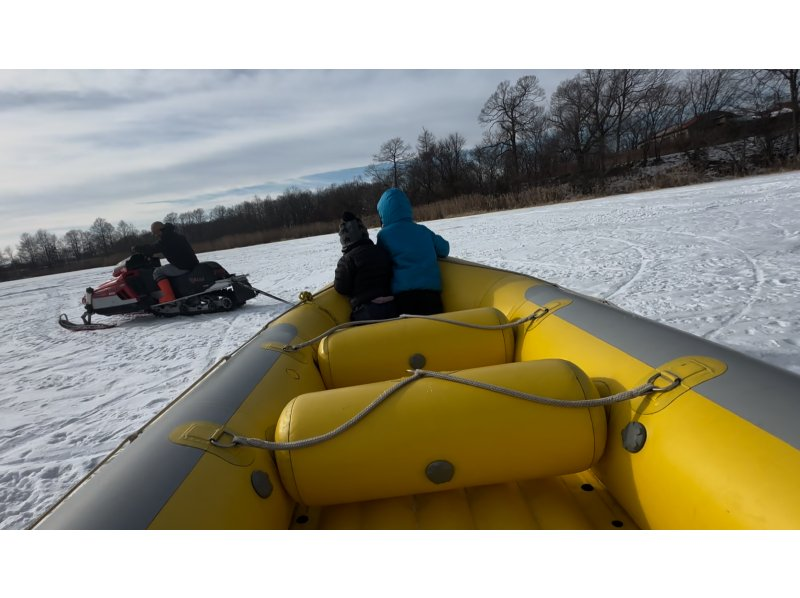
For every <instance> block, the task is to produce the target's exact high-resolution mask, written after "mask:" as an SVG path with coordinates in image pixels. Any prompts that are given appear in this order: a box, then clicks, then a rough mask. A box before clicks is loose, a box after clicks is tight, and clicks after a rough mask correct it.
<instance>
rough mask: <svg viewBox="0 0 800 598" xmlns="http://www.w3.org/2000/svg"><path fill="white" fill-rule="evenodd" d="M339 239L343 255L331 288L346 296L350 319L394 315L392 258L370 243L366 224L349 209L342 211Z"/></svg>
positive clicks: (383, 317)
mask: <svg viewBox="0 0 800 598" xmlns="http://www.w3.org/2000/svg"><path fill="white" fill-rule="evenodd" d="M339 241H340V242H341V244H342V252H343V254H344V255H342V257H341V258H339V263H338V264H337V265H336V274H335V276H334V279H333V288H334V289H336V290H337V291H338V292H339V293H341V294H342V295H346V296H347V297H349V298H350V307H351V310H352V311H351V312H350V319H351V320H354V321H355V320H385V319H387V318H394V317H395V316H396V315H397V310H396V308H395V304H394V298H393V297H392V258H391V257H389V254H388V253H386V251H385V250H384V249H382V248H381V247H378V246H377V245H375V243H373V242H372V240H371V239H370V238H369V232H367V229H366V227H365V226H364V224H363V223H362V222H361V220H360V219H359V218H357V217H356V216H355V215H354V214H353V213H352V212H345V213H344V214H342V221H341V223H340V224H339Z"/></svg>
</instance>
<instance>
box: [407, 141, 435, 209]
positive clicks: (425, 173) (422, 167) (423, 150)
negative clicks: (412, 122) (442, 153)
mask: <svg viewBox="0 0 800 598" xmlns="http://www.w3.org/2000/svg"><path fill="white" fill-rule="evenodd" d="M416 149H417V155H416V157H415V158H414V159H413V160H412V161H411V164H410V168H409V175H410V176H411V178H412V179H413V182H414V183H416V185H417V186H419V191H420V195H421V196H422V197H420V199H422V200H423V201H430V200H431V199H433V198H434V197H435V196H436V186H437V183H438V180H437V171H436V163H435V159H436V137H435V136H434V135H433V133H431V132H430V131H428V130H427V129H425V128H424V127H423V129H422V133H420V134H419V137H417V148H416Z"/></svg>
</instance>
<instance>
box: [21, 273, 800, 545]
mask: <svg viewBox="0 0 800 598" xmlns="http://www.w3.org/2000/svg"><path fill="white" fill-rule="evenodd" d="M440 267H441V272H442V277H443V281H444V291H443V301H444V305H445V308H446V310H447V311H446V312H445V313H443V314H439V315H436V316H425V317H401V318H398V319H394V320H388V321H383V322H376V323H367V324H360V323H359V324H358V325H356V323H349V322H348V317H349V311H350V306H349V304H348V302H347V300H346V298H344V297H342V296H341V295H339V294H338V293H336V292H335V291H334V290H333V288H332V287H326V288H324V289H322V290H320V291H319V292H317V293H315V294H313V295H312V294H310V293H304V295H303V296H302V297H301V302H300V303H299V304H297V305H295V306H294V307H292V308H291V309H289V310H288V311H287V312H285V313H284V314H282V315H281V316H279V317H278V318H276V319H275V320H273V321H271V322H269V323H268V324H267V325H266V326H265V327H264V328H263V329H262V330H261V331H260V332H258V333H257V334H256V335H255V336H254V337H253V338H251V339H250V340H249V341H248V342H247V343H246V344H245V345H243V346H242V347H240V348H239V349H238V350H237V351H236V352H234V353H233V354H232V355H230V356H228V357H226V358H225V359H223V360H222V361H221V362H220V363H218V364H216V365H215V366H214V367H213V368H211V370H209V371H208V372H207V373H206V374H205V375H204V376H203V377H202V378H201V379H200V380H199V381H197V382H196V383H195V384H194V385H193V386H192V387H191V388H189V389H188V390H187V391H185V392H184V393H183V394H182V395H181V396H180V397H179V398H178V399H176V400H175V401H174V402H173V403H172V404H171V405H170V406H169V407H167V408H166V409H165V410H164V411H162V412H161V413H160V414H158V415H157V416H156V417H155V418H153V420H152V421H151V422H150V423H148V424H147V425H146V426H145V427H144V428H143V429H142V430H141V431H140V432H139V433H138V434H137V435H135V438H134V439H132V440H130V441H128V442H125V443H123V445H122V446H121V447H120V448H119V449H117V451H115V452H114V453H113V454H112V455H111V456H110V457H111V458H109V459H106V460H105V461H104V462H103V463H101V464H100V465H99V466H98V467H97V468H96V469H95V471H93V472H92V473H91V474H90V475H89V476H87V478H86V479H85V480H84V481H83V482H82V483H81V484H79V485H78V486H77V487H76V488H75V489H73V490H72V491H71V492H70V493H69V494H68V495H67V496H66V497H64V498H63V499H61V500H60V501H59V502H58V503H57V504H56V505H55V506H54V507H53V508H51V509H50V511H48V512H47V513H46V514H45V515H44V516H43V517H42V518H40V520H39V521H38V522H37V523H36V524H35V525H34V527H36V528H78V529H98V528H105V529H147V528H149V529H187V528H188V529H287V528H288V529H441V528H450V529H473V528H481V529H714V528H715V529H796V528H800V427H798V422H800V400H799V399H798V397H800V392H798V389H800V385H798V383H799V382H800V377H798V376H797V375H795V374H793V373H791V372H788V371H785V370H781V369H779V368H775V367H773V366H770V365H768V364H765V363H762V362H760V361H758V360H755V359H752V358H750V357H747V356H745V355H742V354H740V353H737V352H735V351H732V350H730V349H727V348H724V347H722V346H720V345H717V344H714V343H711V342H709V341H705V340H703V339H700V338H697V337H694V336H692V335H690V334H686V333H683V332H680V331H678V330H675V329H672V328H669V327H667V326H663V325H661V324H657V323H654V322H652V321H649V320H646V319H644V318H640V317H637V316H635V315H633V314H630V313H627V312H625V311H623V310H620V309H618V308H616V307H614V306H612V305H609V304H607V303H604V302H602V301H598V300H595V299H592V298H589V297H585V296H582V295H579V294H577V293H574V292H571V291H568V290H565V289H562V288H560V287H558V286H555V285H553V284H550V283H547V282H545V281H542V280H538V279H536V278H533V277H530V276H527V275H523V274H519V273H514V272H509V271H504V270H500V269H496V268H491V267H487V266H482V265H479V264H474V263H470V262H465V261H462V260H458V259H454V258H447V259H443V260H441V261H440Z"/></svg>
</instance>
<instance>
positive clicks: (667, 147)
mask: <svg viewBox="0 0 800 598" xmlns="http://www.w3.org/2000/svg"><path fill="white" fill-rule="evenodd" d="M799 70H800V69H772V70H769V69H762V70H736V69H716V70H715V69H699V70H689V71H676V70H668V69H587V70H584V71H581V72H580V73H578V74H577V75H575V76H574V77H571V78H569V79H566V80H564V81H562V82H561V83H560V84H559V85H558V86H557V88H556V89H555V91H554V92H553V93H552V94H551V95H550V97H549V98H547V97H546V94H545V92H544V90H543V88H542V86H541V84H540V82H539V80H538V78H537V77H536V76H535V75H527V76H524V77H521V78H519V79H518V80H517V81H515V82H513V83H512V82H511V81H502V82H500V83H499V84H498V86H497V88H496V89H495V90H494V92H493V93H492V94H491V95H490V96H489V97H488V98H487V100H486V101H485V103H484V105H483V106H482V107H481V108H480V109H479V110H476V118H477V120H478V122H479V123H480V124H481V126H482V128H483V137H482V139H481V141H480V142H479V143H478V144H476V145H475V146H473V147H467V144H466V140H465V138H464V137H463V135H461V134H460V133H458V132H448V133H446V134H445V135H444V136H442V137H437V136H436V135H435V134H434V133H433V132H432V131H430V130H428V129H427V128H423V129H422V131H421V132H420V133H419V135H418V137H417V139H416V140H415V141H414V142H413V143H414V144H413V145H411V144H410V143H408V142H407V141H406V140H404V139H402V138H401V137H394V138H392V139H389V140H387V141H386V142H385V143H383V144H382V145H381V146H380V148H379V149H378V151H377V153H375V154H374V155H373V156H372V163H371V164H370V165H369V166H368V167H367V168H366V170H365V175H364V177H359V178H356V179H354V180H353V181H351V182H347V183H343V184H336V185H331V186H329V187H326V188H323V189H319V190H315V191H310V190H303V189H299V188H289V189H286V190H285V191H284V192H283V193H282V194H281V195H279V196H277V197H275V198H272V197H271V196H269V195H268V196H266V197H263V198H260V197H258V196H255V197H254V198H253V199H251V200H247V201H244V202H242V203H240V204H237V205H234V206H230V207H226V206H216V207H214V208H213V209H211V210H209V211H205V210H203V209H202V208H198V209H195V210H191V211H187V212H184V213H175V212H173V213H170V214H167V215H166V216H165V217H164V218H163V220H164V221H165V222H172V223H174V224H175V225H176V226H178V227H179V228H180V229H181V230H182V231H183V232H184V233H185V234H187V236H188V237H189V238H190V240H191V241H192V243H193V244H194V245H195V246H196V248H197V249H198V251H203V250H211V249H221V248H229V247H237V246H242V245H247V244H254V243H263V242H269V241H274V240H280V239H286V238H293V237H299V236H307V235H311V234H323V233H326V232H331V231H332V230H335V228H334V227H333V223H334V222H335V221H337V220H338V218H339V216H340V215H341V213H342V211H344V210H351V211H356V212H359V213H360V214H361V215H362V216H363V217H364V218H365V221H366V222H367V223H368V225H369V226H375V225H377V224H378V222H377V216H376V215H375V203H376V201H377V198H378V197H379V196H380V194H381V193H382V192H383V190H385V189H386V188H387V187H390V186H396V187H402V188H403V189H404V190H405V191H406V192H407V194H408V195H409V197H410V198H411V199H412V202H413V203H414V204H415V205H426V204H433V203H437V202H442V201H450V202H451V203H454V204H457V203H458V201H459V198H467V197H470V198H474V197H475V196H476V195H477V196H484V197H489V198H491V197H497V196H501V195H503V194H509V193H519V192H520V191H526V190H527V191H530V190H532V189H537V188H539V189H543V188H548V187H553V186H556V185H562V186H563V185H567V187H568V189H569V190H570V191H571V192H573V193H587V192H591V190H592V189H595V188H600V189H602V186H603V184H604V181H605V180H606V177H607V176H608V175H609V174H610V173H612V172H614V171H615V169H617V170H618V169H619V168H620V167H621V166H622V165H631V164H636V163H640V164H641V163H647V162H648V161H653V160H656V161H657V160H659V159H660V158H661V157H662V155H666V153H668V152H675V151H683V152H686V153H687V154H688V153H690V152H693V155H694V156H695V157H696V156H697V155H700V154H701V152H702V150H705V149H707V146H708V145H709V143H710V142H716V141H720V140H722V141H724V139H723V138H721V137H720V136H719V131H720V130H721V129H719V127H717V133H716V135H717V137H716V138H713V137H712V133H711V132H712V127H711V126H710V125H708V124H707V125H706V128H705V129H703V128H700V123H703V122H704V121H703V118H704V117H708V115H727V116H731V117H733V118H732V120H730V121H729V124H728V129H727V130H728V131H733V133H732V134H735V136H738V137H739V138H743V137H747V138H748V139H750V140H751V141H752V143H753V144H755V145H756V150H757V151H756V154H757V156H758V160H760V161H761V163H762V164H764V165H774V164H778V163H781V162H784V163H785V162H787V161H788V162H791V161H793V163H794V164H795V165H796V164H797V160H798V154H800V136H799V134H798V128H799V126H800V125H799V123H800V104H799V103H798V84H799V83H798V71H799ZM706 122H707V123H708V122H713V123H717V122H719V121H718V120H714V121H708V119H707V121H706ZM731 122H733V123H735V125H731V124H730V123H731ZM776 122H778V123H779V126H776V125H775V123H776ZM685 123H690V124H691V123H695V125H696V126H697V129H696V131H699V133H697V132H695V133H694V135H689V134H688V133H691V132H692V129H690V128H685V129H683V130H682V129H681V127H682V126H684V124H685ZM676 131H677V132H678V133H681V132H682V131H683V132H684V133H686V132H688V133H687V134H685V135H676V134H675V132H676ZM698 167H700V168H702V167H704V165H703V164H700V165H698ZM462 203H463V205H464V206H466V205H468V204H469V205H475V202H474V201H466V200H465V201H464V202H462ZM484 203H486V202H484ZM148 240H149V232H148V231H141V230H136V229H135V227H133V226H131V225H130V224H128V223H127V222H125V221H124V220H121V221H119V222H118V223H117V224H116V225H114V224H111V223H110V222H107V221H106V220H104V219H103V218H97V219H96V220H95V221H94V223H93V224H92V225H91V226H90V227H89V229H88V230H85V231H83V230H70V231H68V232H67V233H65V234H64V235H63V236H62V237H61V238H58V237H57V236H56V235H54V234H52V233H49V232H47V231H46V230H43V229H40V230H38V231H36V232H35V233H34V234H29V233H24V234H23V235H22V236H21V237H20V241H19V243H18V244H17V247H16V251H14V249H13V248H11V247H10V246H9V247H6V248H5V249H4V250H3V251H2V252H0V265H2V266H3V271H4V272H5V273H6V274H5V277H6V278H10V277H15V276H20V275H25V274H26V273H37V272H40V271H42V270H45V271H57V270H67V269H75V268H77V267H91V266H94V265H103V264H107V263H108V262H109V261H110V259H112V258H116V259H119V257H120V256H124V255H125V254H126V253H127V252H128V251H129V249H130V247H131V245H135V244H139V243H142V242H148Z"/></svg>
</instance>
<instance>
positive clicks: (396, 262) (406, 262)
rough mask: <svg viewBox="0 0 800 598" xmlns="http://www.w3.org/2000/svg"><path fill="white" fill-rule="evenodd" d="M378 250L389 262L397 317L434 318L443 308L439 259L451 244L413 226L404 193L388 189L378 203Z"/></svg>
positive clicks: (410, 210) (406, 197)
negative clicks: (418, 316)
mask: <svg viewBox="0 0 800 598" xmlns="http://www.w3.org/2000/svg"><path fill="white" fill-rule="evenodd" d="M378 216H379V217H380V219H381V229H380V230H379V231H378V238H377V241H378V246H379V247H383V248H384V249H385V250H386V251H387V252H388V253H389V255H390V256H391V258H392V266H393V268H392V294H393V295H394V300H395V305H396V306H397V312H398V313H400V314H420V315H428V314H437V313H441V312H442V311H444V307H443V306H442V276H441V273H440V272H439V263H438V258H440V257H447V255H448V254H449V253H450V243H448V242H447V241H446V240H445V239H444V238H443V237H441V236H440V235H437V234H436V233H434V232H433V231H432V230H430V229H429V228H428V227H426V226H423V225H422V224H417V223H416V222H414V219H413V214H412V209H411V202H410V201H409V199H408V196H406V194H405V193H403V191H401V190H400V189H397V188H391V189H388V190H387V191H385V192H384V193H383V195H381V198H380V200H378Z"/></svg>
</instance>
